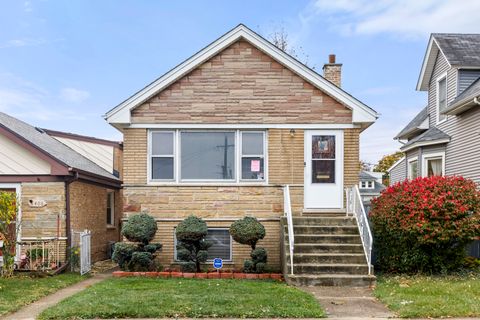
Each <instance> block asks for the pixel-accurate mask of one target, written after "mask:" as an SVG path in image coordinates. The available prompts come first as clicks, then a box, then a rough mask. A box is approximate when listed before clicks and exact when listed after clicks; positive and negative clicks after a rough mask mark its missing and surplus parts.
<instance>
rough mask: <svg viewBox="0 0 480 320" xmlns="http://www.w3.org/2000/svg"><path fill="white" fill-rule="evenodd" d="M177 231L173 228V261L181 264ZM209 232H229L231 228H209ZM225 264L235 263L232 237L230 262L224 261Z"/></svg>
mask: <svg viewBox="0 0 480 320" xmlns="http://www.w3.org/2000/svg"><path fill="white" fill-rule="evenodd" d="M175 229H176V228H173V261H175V262H179V261H180V260H178V259H177V235H176V233H175ZM207 229H208V230H225V231H229V230H230V228H225V227H211V228H210V227H209V228H207ZM212 261H213V260H212V259H207V261H206V262H212ZM223 262H233V238H232V236H231V235H230V258H229V259H228V260H225V259H224V260H223Z"/></svg>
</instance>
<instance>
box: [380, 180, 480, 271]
mask: <svg viewBox="0 0 480 320" xmlns="http://www.w3.org/2000/svg"><path fill="white" fill-rule="evenodd" d="M370 221H371V223H372V227H373V234H374V244H375V250H376V256H377V265H376V269H377V270H382V271H385V272H398V273H418V272H423V273H446V272H451V271H457V270H459V269H460V268H462V265H463V263H464V258H465V254H466V252H465V246H466V245H467V244H468V243H469V242H471V241H472V240H474V239H475V238H477V237H479V236H480V192H479V191H478V190H477V189H476V185H475V183H474V182H473V181H471V180H467V179H464V178H462V177H438V176H434V177H425V178H417V179H415V180H411V181H409V180H407V181H404V182H402V183H397V184H395V185H393V186H391V187H388V188H387V189H386V190H385V191H384V192H382V194H381V195H380V197H378V198H376V199H374V200H373V201H372V211H371V212H370Z"/></svg>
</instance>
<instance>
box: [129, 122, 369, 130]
mask: <svg viewBox="0 0 480 320" xmlns="http://www.w3.org/2000/svg"><path fill="white" fill-rule="evenodd" d="M128 128H131V129H355V128H361V126H360V125H357V124H352V123H345V124H341V123H339V124H336V123H331V124H327V123H326V124H321V123H319V124H310V123H306V124H283V123H282V124H270V123H268V124H262V123H259V124H255V123H246V124H221V123H220V124H219V123H174V124H169V123H166V124H162V123H158V124H155V123H153V124H152V123H133V124H131V125H129V126H128Z"/></svg>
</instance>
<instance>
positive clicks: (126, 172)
mask: <svg viewBox="0 0 480 320" xmlns="http://www.w3.org/2000/svg"><path fill="white" fill-rule="evenodd" d="M147 155H148V151H147V130H146V129H124V130H123V183H125V184H146V183H147Z"/></svg>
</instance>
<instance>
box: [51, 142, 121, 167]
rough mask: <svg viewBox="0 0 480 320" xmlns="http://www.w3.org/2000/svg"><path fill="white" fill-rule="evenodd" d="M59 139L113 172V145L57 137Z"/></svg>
mask: <svg viewBox="0 0 480 320" xmlns="http://www.w3.org/2000/svg"><path fill="white" fill-rule="evenodd" d="M54 138H55V139H57V140H58V141H60V142H62V143H63V144H65V145H67V146H68V147H70V148H71V149H73V150H74V151H76V152H78V153H80V154H81V155H82V156H84V157H85V158H87V159H89V160H91V161H93V162H95V163H96V164H98V165H99V166H100V167H102V168H103V169H105V170H107V171H108V172H113V147H112V146H106V145H103V144H98V143H92V142H86V141H80V140H74V139H68V138H63V137H55V136H54Z"/></svg>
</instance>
